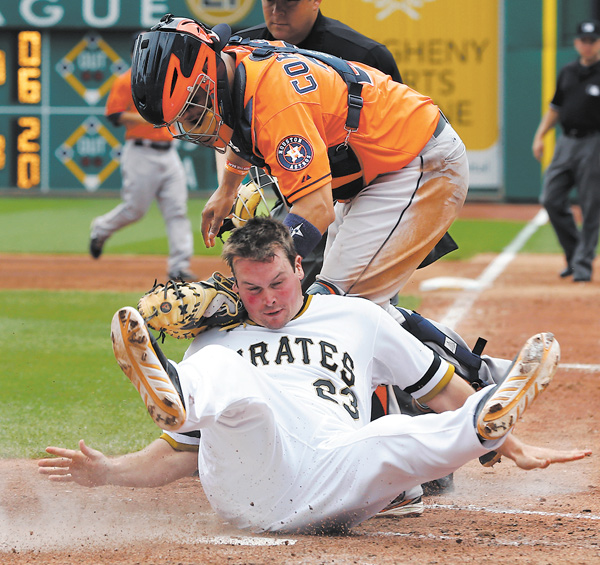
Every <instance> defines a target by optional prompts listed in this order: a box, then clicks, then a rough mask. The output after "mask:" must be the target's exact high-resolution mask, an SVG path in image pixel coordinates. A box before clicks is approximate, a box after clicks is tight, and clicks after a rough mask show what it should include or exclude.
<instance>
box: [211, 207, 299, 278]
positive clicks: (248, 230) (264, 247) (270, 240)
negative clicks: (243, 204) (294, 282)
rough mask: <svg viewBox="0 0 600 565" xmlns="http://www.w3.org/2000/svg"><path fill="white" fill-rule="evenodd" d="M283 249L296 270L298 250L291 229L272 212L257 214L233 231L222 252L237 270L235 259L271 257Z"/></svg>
mask: <svg viewBox="0 0 600 565" xmlns="http://www.w3.org/2000/svg"><path fill="white" fill-rule="evenodd" d="M280 249H281V250H282V251H283V253H284V255H285V256H286V257H287V259H288V261H289V262H290V264H291V265H292V267H293V268H294V270H296V257H297V256H298V252H297V251H296V248H295V247H294V240H293V239H292V236H291V235H290V230H289V229H288V228H287V227H286V226H284V225H283V224H282V223H281V222H280V221H278V220H275V219H274V218H271V217H270V216H256V217H254V218H251V219H250V220H248V222H247V223H246V224H245V225H243V226H242V227H240V228H237V229H235V230H233V231H232V232H231V235H230V236H229V239H227V241H226V242H225V245H224V246H223V252H222V253H221V256H222V257H223V259H224V260H225V262H226V263H227V265H229V268H230V269H231V272H232V273H233V261H234V260H235V259H238V258H239V259H250V260H252V261H270V260H272V259H273V257H275V254H276V253H277V251H278V250H280Z"/></svg>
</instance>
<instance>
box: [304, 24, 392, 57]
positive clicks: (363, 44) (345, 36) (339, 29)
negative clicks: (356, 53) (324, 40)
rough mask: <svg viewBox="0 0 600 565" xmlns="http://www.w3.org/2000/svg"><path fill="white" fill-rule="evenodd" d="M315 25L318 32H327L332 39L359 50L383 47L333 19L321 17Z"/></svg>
mask: <svg viewBox="0 0 600 565" xmlns="http://www.w3.org/2000/svg"><path fill="white" fill-rule="evenodd" d="M316 25H317V26H318V27H317V29H318V30H319V31H324V32H327V33H328V34H330V35H331V36H332V37H334V38H336V39H339V40H343V41H344V42H345V43H351V44H353V45H355V46H356V47H358V48H359V49H364V50H366V51H368V50H370V49H373V48H374V47H381V46H382V45H383V44H382V43H380V42H379V41H375V40H374V39H372V38H370V37H367V36H366V35H363V34H362V33H360V32H358V31H356V30H355V29H354V28H351V27H350V26H349V25H346V24H345V23H342V22H340V21H339V20H335V19H333V18H328V17H326V16H322V18H321V19H319V20H317V23H316Z"/></svg>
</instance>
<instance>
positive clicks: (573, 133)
mask: <svg viewBox="0 0 600 565" xmlns="http://www.w3.org/2000/svg"><path fill="white" fill-rule="evenodd" d="M564 133H565V135H566V136H567V137H574V138H576V139H581V138H582V137H591V136H592V135H597V134H599V133H600V130H597V129H575V128H573V129H565V130H564Z"/></svg>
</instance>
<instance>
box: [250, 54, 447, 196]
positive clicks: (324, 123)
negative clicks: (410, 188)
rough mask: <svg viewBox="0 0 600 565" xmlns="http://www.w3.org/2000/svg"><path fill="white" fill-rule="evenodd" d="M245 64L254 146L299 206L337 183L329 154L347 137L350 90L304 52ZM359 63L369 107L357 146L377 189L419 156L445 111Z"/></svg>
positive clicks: (353, 140)
mask: <svg viewBox="0 0 600 565" xmlns="http://www.w3.org/2000/svg"><path fill="white" fill-rule="evenodd" d="M242 64H243V65H244V67H245V71H246V89H245V98H244V105H245V106H248V105H250V107H251V119H252V133H253V144H254V148H255V150H256V152H257V154H259V155H261V156H262V157H263V158H264V160H265V162H266V163H267V165H269V167H270V169H271V172H272V174H273V175H274V176H276V177H277V179H278V181H279V186H280V189H281V190H282V192H283V194H284V196H285V197H286V198H287V199H288V201H289V202H290V203H293V202H294V201H295V200H297V199H298V198H301V197H302V196H304V195H306V194H308V193H309V192H312V191H313V190H317V189H318V188H321V187H322V186H323V185H324V184H326V183H328V182H331V170H330V166H329V160H328V157H327V149H328V148H330V147H336V146H338V145H339V144H340V143H342V142H343V141H344V140H345V138H346V135H347V131H346V130H345V129H344V125H345V122H346V116H347V112H348V105H347V100H348V91H347V87H346V84H345V82H344V80H343V79H342V78H341V77H340V75H339V74H338V73H337V72H336V71H335V70H334V69H333V68H331V67H329V66H328V65H326V64H325V63H321V62H320V61H315V60H313V59H311V58H307V57H304V56H302V55H298V54H280V55H277V56H272V57H270V58H268V59H264V60H254V59H253V58H252V57H246V58H245V59H244V60H243V61H242ZM352 64H353V65H354V66H355V68H356V70H357V74H359V75H360V76H361V77H362V78H361V82H362V83H363V89H362V97H363V101H364V105H363V109H362V111H361V116H360V124H359V128H358V131H357V132H354V133H352V134H351V135H350V138H349V143H350V145H351V147H352V148H353V150H354V151H355V153H356V154H357V156H358V159H359V161H360V162H361V165H362V168H363V175H364V178H365V181H366V182H367V183H369V182H370V181H371V180H373V179H374V178H375V177H376V176H377V175H379V174H381V173H385V172H390V171H395V170H398V169H401V168H402V167H404V166H405V165H406V164H408V163H409V162H410V161H411V160H412V159H414V158H415V157H416V156H417V155H418V154H419V152H420V151H421V149H423V147H424V146H425V144H426V143H427V141H428V140H429V138H430V137H431V135H432V134H433V132H434V130H435V127H436V125H437V122H438V119H439V112H438V108H437V106H435V105H434V104H433V103H432V101H431V99H429V98H428V97H426V96H423V95H421V94H419V93H418V92H416V91H414V90H412V89H410V88H409V87H407V86H406V85H403V84H399V83H396V82H394V81H392V80H391V78H390V77H388V76H387V75H385V74H383V73H381V72H379V71H377V70H375V69H371V68H370V67H367V66H365V65H359V64H358V63H352Z"/></svg>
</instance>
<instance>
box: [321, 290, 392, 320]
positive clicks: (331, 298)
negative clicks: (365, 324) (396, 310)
mask: <svg viewBox="0 0 600 565" xmlns="http://www.w3.org/2000/svg"><path fill="white" fill-rule="evenodd" d="M312 302H314V304H315V306H316V307H319V308H331V309H333V310H337V311H338V312H340V313H342V312H346V313H350V314H352V315H354V314H359V315H368V316H376V317H378V316H379V315H380V314H381V313H382V312H383V310H382V308H380V307H379V306H377V304H375V303H374V302H371V301H370V300H368V299H366V298H361V297H360V296H340V295H338V294H314V295H312Z"/></svg>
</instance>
